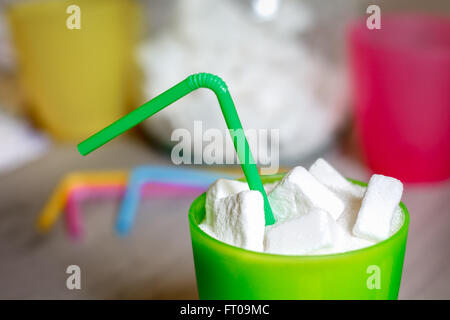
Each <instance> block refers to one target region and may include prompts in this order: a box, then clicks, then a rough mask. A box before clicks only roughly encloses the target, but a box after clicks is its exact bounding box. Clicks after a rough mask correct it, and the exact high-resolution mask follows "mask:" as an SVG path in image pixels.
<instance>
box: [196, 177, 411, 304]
mask: <svg viewBox="0 0 450 320" xmlns="http://www.w3.org/2000/svg"><path fill="white" fill-rule="evenodd" d="M281 178H282V175H274V176H262V177H261V179H262V180H263V182H264V183H271V182H275V181H278V180H280V179H281ZM352 182H354V183H356V184H359V185H366V184H364V183H361V182H358V181H352ZM205 200H206V194H205V193H203V194H202V195H201V196H199V197H198V198H197V199H195V200H194V202H193V203H192V205H191V208H190V210H189V226H190V233H191V239H192V251H193V255H194V264H195V274H196V277H197V287H198V295H199V297H200V299H225V300H228V299H231V300H234V299H239V300H240V299H244V300H247V299H263V300H266V299H267V300H273V299H325V300H329V299H333V300H334V299H361V300H372V299H375V300H379V299H397V297H398V292H399V289H400V282H401V277H402V269H403V260H404V254H405V248H406V239H407V235H408V226H409V214H408V211H407V209H406V207H405V206H404V205H403V203H400V207H401V208H402V211H403V214H404V222H403V225H402V227H401V228H400V229H399V230H398V231H397V232H396V233H395V234H394V235H393V236H392V237H390V238H388V239H386V240H384V241H381V242H379V243H377V244H375V245H373V246H370V247H367V248H363V249H359V250H354V251H349V252H344V253H337V254H328V255H310V256H306V255H305V256H300V255H299V256H294V255H292V256H288V255H276V254H269V253H262V252H254V251H249V250H245V249H242V248H238V247H235V246H231V245H228V244H226V243H224V242H221V241H219V240H217V239H214V238H212V237H211V236H209V235H208V234H206V233H205V232H203V231H202V229H200V227H199V226H198V225H199V224H200V223H201V222H202V221H203V219H204V216H205Z"/></svg>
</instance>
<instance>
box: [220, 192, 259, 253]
mask: <svg viewBox="0 0 450 320" xmlns="http://www.w3.org/2000/svg"><path fill="white" fill-rule="evenodd" d="M211 229H212V232H213V233H214V234H215V235H216V236H217V238H218V239H219V240H221V241H223V242H226V243H228V244H231V245H234V246H237V247H241V248H244V249H248V250H253V251H263V249H264V230H265V219H264V200H263V197H262V195H261V193H260V192H259V191H253V190H248V191H241V192H239V193H238V194H234V195H232V196H229V197H226V198H223V199H220V200H219V201H218V202H217V203H216V206H215V218H214V223H213V224H212V226H211Z"/></svg>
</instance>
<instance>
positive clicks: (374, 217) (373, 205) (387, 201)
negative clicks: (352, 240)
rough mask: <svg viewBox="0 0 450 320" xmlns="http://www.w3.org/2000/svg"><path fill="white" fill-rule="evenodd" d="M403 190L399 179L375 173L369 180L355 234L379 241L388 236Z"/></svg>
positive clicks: (354, 228) (355, 226) (354, 230)
mask: <svg viewBox="0 0 450 320" xmlns="http://www.w3.org/2000/svg"><path fill="white" fill-rule="evenodd" d="M402 192H403V184H402V183H401V182H400V181H399V180H397V179H395V178H391V177H386V176H383V175H378V174H374V175H373V176H372V177H371V178H370V180H369V184H368V186H367V191H366V193H365V195H364V198H363V200H362V203H361V209H360V210H359V213H358V217H357V218H356V223H355V225H354V227H353V234H354V235H355V236H356V237H359V238H363V239H367V240H371V241H377V242H378V241H381V240H384V239H386V238H388V237H389V235H390V231H391V221H392V217H393V215H394V213H395V211H396V209H397V207H398V204H399V202H400V199H401V197H402Z"/></svg>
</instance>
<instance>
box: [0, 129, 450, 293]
mask: <svg viewBox="0 0 450 320" xmlns="http://www.w3.org/2000/svg"><path fill="white" fill-rule="evenodd" d="M322 156H324V157H325V158H326V159H328V160H329V161H330V162H331V163H333V164H334V165H335V166H336V167H337V168H338V169H339V170H341V172H343V173H344V174H345V175H347V176H350V177H354V178H356V179H361V180H367V178H368V177H369V173H368V172H367V171H366V169H365V168H364V167H363V166H362V165H361V164H360V163H359V162H358V161H357V160H355V158H354V157H350V156H348V155H346V154H344V153H342V151H339V150H338V149H331V150H328V151H327V152H326V153H324V154H322ZM142 164H166V165H171V163H170V159H169V158H168V157H167V156H166V155H164V154H161V153H159V152H156V151H155V150H152V149H150V148H149V147H148V146H147V145H146V144H145V143H143V142H141V141H140V140H138V139H135V138H133V137H124V138H120V139H118V140H116V141H114V142H113V143H110V144H108V145H106V146H105V147H103V148H101V149H100V150H98V151H96V152H94V153H93V154H91V155H90V156H89V157H85V158H82V157H80V156H79V155H78V154H77V153H76V151H75V149H74V148H73V146H70V145H67V146H58V147H55V148H53V149H52V150H51V151H50V152H49V153H48V154H47V155H46V156H45V157H44V158H41V159H39V160H38V161H35V162H33V163H31V164H29V165H27V166H26V167H23V168H21V169H19V170H16V171H14V172H12V173H10V174H7V175H4V176H1V177H0V298H3V299H5V298H7V299H15V298H26V299H38V298H40V299H109V298H118V299H191V298H192V299H195V298H197V292H196V285H195V275H194V266H193V261H192V252H191V245H190V238H189V232H188V222H187V210H188V206H189V204H190V202H191V201H192V199H193V198H194V195H186V196H184V197H177V199H176V200H174V199H160V200H158V201H154V200H152V201H151V203H150V201H147V200H146V201H144V202H143V204H142V205H141V208H140V212H139V215H138V217H137V219H138V220H137V221H138V223H137V224H136V226H135V228H134V230H133V232H132V233H131V235H130V236H128V237H125V238H118V237H116V236H115V235H114V232H113V220H114V213H115V212H116V211H117V203H116V202H115V201H113V200H101V201H95V202H92V201H88V202H87V203H86V204H84V205H83V210H84V219H83V220H84V223H85V225H86V230H85V231H86V232H85V237H84V238H83V239H82V240H81V241H79V242H77V243H73V242H71V241H69V239H68V238H67V235H66V232H65V229H64V224H63V222H62V219H60V220H61V221H59V222H58V224H57V225H56V226H55V227H54V229H53V230H52V231H51V232H50V233H49V234H46V235H39V234H37V233H36V232H35V230H34V223H35V220H36V217H37V216H38V214H39V211H40V210H41V209H42V207H43V206H44V204H45V202H46V200H47V198H48V197H49V195H50V194H51V192H52V190H53V188H54V187H55V186H56V184H57V182H58V181H59V180H60V178H61V177H62V176H63V175H64V174H65V173H67V172H69V171H71V170H85V169H120V168H124V169H129V168H131V167H133V166H135V165H142ZM303 164H304V165H309V163H308V162H305V163H303ZM449 199H450V183H449V182H446V183H439V184H434V185H428V186H427V185H423V186H414V187H411V186H406V188H405V193H404V196H403V201H404V202H405V203H406V205H407V207H408V208H409V210H410V213H411V226H410V231H409V239H408V244H407V250H406V262H405V267H404V273H403V280H402V285H401V290H400V298H402V299H449V298H450V250H449V249H448V245H449V244H450V209H449V204H448V201H449ZM71 264H76V265H79V266H80V268H81V279H82V283H81V285H82V288H81V290H68V289H67V288H66V279H67V276H68V275H67V274H66V268H67V266H69V265H71Z"/></svg>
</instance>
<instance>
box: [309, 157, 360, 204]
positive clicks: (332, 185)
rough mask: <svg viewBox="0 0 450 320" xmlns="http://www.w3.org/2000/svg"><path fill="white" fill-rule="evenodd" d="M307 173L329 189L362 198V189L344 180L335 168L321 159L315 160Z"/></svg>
mask: <svg viewBox="0 0 450 320" xmlns="http://www.w3.org/2000/svg"><path fill="white" fill-rule="evenodd" d="M309 172H311V174H312V175H313V176H314V177H315V178H316V179H317V180H319V181H320V182H321V183H322V184H324V185H325V186H327V187H328V188H329V189H331V190H333V191H335V192H338V193H346V194H351V195H354V196H361V197H362V196H363V194H364V189H363V188H362V187H360V186H358V185H355V184H353V183H351V182H350V181H348V180H347V179H345V178H344V176H342V175H341V174H340V173H339V172H338V171H337V170H336V169H335V168H333V167H332V166H331V165H330V164H329V163H328V162H327V161H325V160H324V159H322V158H319V159H317V160H316V162H314V163H313V165H312V166H311V167H310V168H309Z"/></svg>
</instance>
